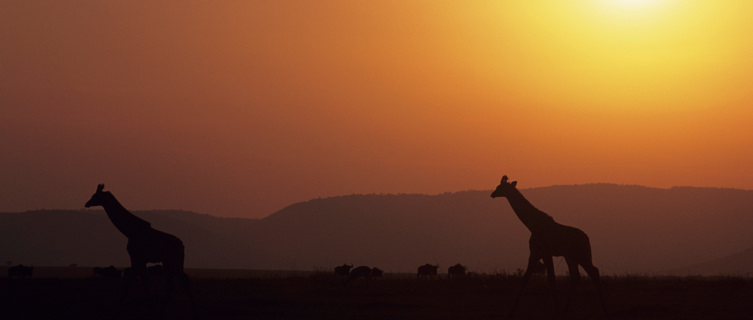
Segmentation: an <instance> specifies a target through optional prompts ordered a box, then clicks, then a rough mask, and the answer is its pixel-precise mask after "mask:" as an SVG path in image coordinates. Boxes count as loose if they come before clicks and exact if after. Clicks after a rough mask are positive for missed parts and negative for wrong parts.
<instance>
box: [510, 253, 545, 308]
mask: <svg viewBox="0 0 753 320" xmlns="http://www.w3.org/2000/svg"><path fill="white" fill-rule="evenodd" d="M540 260H541V258H540V257H539V256H534V255H531V256H529V257H528V266H527V267H526V273H525V274H523V282H522V283H521V284H520V291H519V292H518V296H517V297H516V298H515V303H513V305H512V309H510V312H508V313H507V316H508V317H512V316H513V314H515V310H517V309H518V304H519V303H520V300H521V299H522V298H523V292H524V291H525V288H526V285H527V284H528V280H530V279H531V276H532V275H533V272H534V270H536V265H537V264H538V263H539V261H540Z"/></svg>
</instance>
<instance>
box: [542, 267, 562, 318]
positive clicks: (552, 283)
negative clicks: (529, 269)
mask: <svg viewBox="0 0 753 320" xmlns="http://www.w3.org/2000/svg"><path fill="white" fill-rule="evenodd" d="M543 260H544V268H546V277H547V280H548V281H549V288H550V289H551V290H552V296H553V297H554V308H555V309H558V308H559V300H558V299H557V289H556V284H557V276H556V275H555V274H554V261H553V260H552V256H546V257H544V259H543Z"/></svg>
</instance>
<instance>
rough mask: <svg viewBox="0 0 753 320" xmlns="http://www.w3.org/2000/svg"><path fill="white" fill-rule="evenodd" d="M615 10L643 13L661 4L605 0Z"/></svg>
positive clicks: (655, 0)
mask: <svg viewBox="0 0 753 320" xmlns="http://www.w3.org/2000/svg"><path fill="white" fill-rule="evenodd" d="M605 2H606V3H607V5H608V6H610V7H612V8H613V9H615V10H624V11H644V10H650V8H652V7H656V6H658V5H659V4H661V2H662V1H661V0H605Z"/></svg>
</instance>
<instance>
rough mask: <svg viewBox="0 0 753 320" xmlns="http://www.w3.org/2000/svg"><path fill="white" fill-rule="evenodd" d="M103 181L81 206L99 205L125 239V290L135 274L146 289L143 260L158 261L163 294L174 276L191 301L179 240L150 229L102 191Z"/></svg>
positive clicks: (147, 287) (171, 285)
mask: <svg viewBox="0 0 753 320" xmlns="http://www.w3.org/2000/svg"><path fill="white" fill-rule="evenodd" d="M104 188H105V185H104V184H100V185H98V186H97V191H96V192H95V193H94V195H92V197H91V199H89V201H87V202H86V204H85V205H84V206H85V207H87V208H88V207H92V206H102V207H104V209H105V212H106V213H107V217H108V218H110V221H112V224H113V225H115V227H116V228H117V229H118V230H119V231H120V233H122V234H123V235H125V236H126V237H127V238H128V245H127V247H126V250H127V251H128V255H129V256H130V259H131V272H129V273H128V276H127V277H126V282H127V285H126V290H130V287H131V284H132V281H133V278H134V277H135V276H139V277H140V278H141V281H142V283H143V285H144V290H145V291H146V292H147V294H148V292H149V281H148V277H149V273H148V272H147V267H146V264H147V263H160V262H161V263H162V265H163V267H164V272H165V279H166V293H165V295H166V296H168V297H169V296H170V293H171V292H172V289H173V287H174V279H175V277H178V278H179V280H180V282H181V284H182V285H183V287H184V288H185V289H186V291H187V293H188V296H189V298H190V299H191V301H192V302H193V296H192V294H191V290H190V286H189V279H188V276H187V275H186V273H185V272H184V270H183V261H184V257H185V253H184V246H183V241H181V240H180V239H178V237H176V236H174V235H171V234H169V233H165V232H162V231H159V230H156V229H154V228H152V226H151V224H150V223H149V222H147V221H145V220H143V219H141V218H139V217H137V216H135V215H133V214H132V213H130V212H128V210H126V208H125V207H123V206H122V205H121V204H120V202H118V200H117V199H115V196H113V195H112V193H110V192H109V191H103V189H104Z"/></svg>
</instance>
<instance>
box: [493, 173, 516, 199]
mask: <svg viewBox="0 0 753 320" xmlns="http://www.w3.org/2000/svg"><path fill="white" fill-rule="evenodd" d="M516 184H518V182H517V181H513V182H507V176H504V177H502V182H500V183H499V185H498V186H497V189H494V192H492V198H496V197H507V195H508V194H509V193H510V191H512V190H515V185H516Z"/></svg>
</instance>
